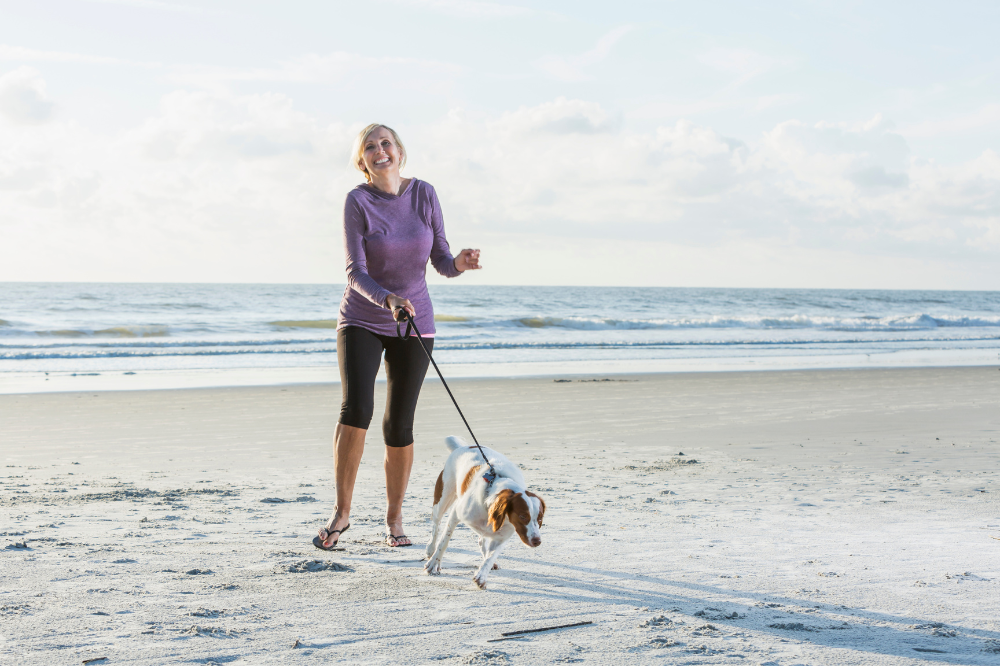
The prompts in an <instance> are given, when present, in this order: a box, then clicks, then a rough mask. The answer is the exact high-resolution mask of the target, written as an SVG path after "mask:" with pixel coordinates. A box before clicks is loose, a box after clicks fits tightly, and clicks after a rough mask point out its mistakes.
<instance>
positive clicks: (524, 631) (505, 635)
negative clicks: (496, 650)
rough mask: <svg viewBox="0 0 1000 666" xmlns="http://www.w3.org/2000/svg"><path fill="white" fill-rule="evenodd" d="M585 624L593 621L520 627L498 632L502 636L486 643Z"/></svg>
mask: <svg viewBox="0 0 1000 666" xmlns="http://www.w3.org/2000/svg"><path fill="white" fill-rule="evenodd" d="M585 624H594V623H593V622H591V621H590V620H587V621H585V622H574V623H573V624H557V625H556V626H554V627H541V628H539V629H521V630H519V631H506V632H504V633H502V634H500V635H501V636H503V638H493V639H490V640H488V641H486V642H487V643H496V642H497V641H506V640H510V639H511V638H516V637H518V636H521V635H523V634H537V633H538V632H539V631H552V630H553V629H567V628H569V627H582V626H583V625H585Z"/></svg>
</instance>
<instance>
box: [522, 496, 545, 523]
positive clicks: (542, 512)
mask: <svg viewBox="0 0 1000 666" xmlns="http://www.w3.org/2000/svg"><path fill="white" fill-rule="evenodd" d="M524 494H525V495H528V496H529V497H534V498H535V499H537V500H538V505H539V506H538V526H539V527H541V526H542V518H544V517H545V500H543V499H542V498H541V497H540V496H539V495H536V494H535V493H533V492H531V491H530V490H525V491H524Z"/></svg>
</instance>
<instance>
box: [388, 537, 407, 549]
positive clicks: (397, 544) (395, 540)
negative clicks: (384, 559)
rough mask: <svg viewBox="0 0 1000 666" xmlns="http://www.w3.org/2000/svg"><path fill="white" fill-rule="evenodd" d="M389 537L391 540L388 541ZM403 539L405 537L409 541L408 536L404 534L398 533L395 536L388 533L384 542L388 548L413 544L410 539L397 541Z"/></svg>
mask: <svg viewBox="0 0 1000 666" xmlns="http://www.w3.org/2000/svg"><path fill="white" fill-rule="evenodd" d="M390 539H391V541H390ZM403 539H406V540H407V541H410V537H408V536H406V535H405V534H400V535H399V536H396V535H395V534H390V535H389V536H387V537H386V538H385V543H386V545H387V546H389V547H390V548H406V547H407V546H412V545H413V542H412V541H410V543H399V542H400V541H402V540H403ZM394 542H395V543H394Z"/></svg>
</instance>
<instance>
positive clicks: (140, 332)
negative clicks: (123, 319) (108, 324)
mask: <svg viewBox="0 0 1000 666" xmlns="http://www.w3.org/2000/svg"><path fill="white" fill-rule="evenodd" d="M94 335H97V336H104V337H112V338H162V337H165V336H166V335H168V333H167V327H166V326H114V327H112V328H104V329H101V330H99V331H94Z"/></svg>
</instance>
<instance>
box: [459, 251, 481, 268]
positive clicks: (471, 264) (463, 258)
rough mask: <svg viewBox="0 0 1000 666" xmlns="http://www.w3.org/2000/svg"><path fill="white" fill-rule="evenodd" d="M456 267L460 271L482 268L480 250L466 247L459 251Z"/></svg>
mask: <svg viewBox="0 0 1000 666" xmlns="http://www.w3.org/2000/svg"><path fill="white" fill-rule="evenodd" d="M455 268H457V269H458V270H459V271H460V272H462V273H464V272H465V271H468V270H473V271H474V270H478V269H480V268H482V266H480V265H479V250H469V249H465V250H462V251H461V252H459V253H458V256H457V257H455Z"/></svg>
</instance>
